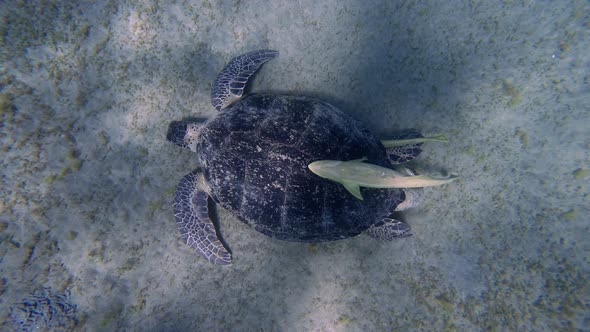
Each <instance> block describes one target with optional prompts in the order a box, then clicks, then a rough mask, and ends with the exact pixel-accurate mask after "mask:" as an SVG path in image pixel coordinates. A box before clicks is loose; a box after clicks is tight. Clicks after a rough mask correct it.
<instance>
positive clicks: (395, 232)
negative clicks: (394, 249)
mask: <svg viewBox="0 0 590 332" xmlns="http://www.w3.org/2000/svg"><path fill="white" fill-rule="evenodd" d="M363 234H365V235H368V236H370V237H372V238H374V239H377V240H382V241H391V240H393V239H399V238H404V237H409V236H412V233H410V226H408V225H407V224H406V223H404V222H401V221H399V220H396V219H393V218H383V220H382V221H381V222H380V223H378V224H375V225H372V226H371V227H369V228H368V229H367V230H366V231H365V232H364V233H363Z"/></svg>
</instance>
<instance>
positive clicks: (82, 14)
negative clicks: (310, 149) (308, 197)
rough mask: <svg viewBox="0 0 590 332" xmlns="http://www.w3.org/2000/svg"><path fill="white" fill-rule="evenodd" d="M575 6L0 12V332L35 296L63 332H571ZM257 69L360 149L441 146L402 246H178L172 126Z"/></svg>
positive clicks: (582, 103)
mask: <svg viewBox="0 0 590 332" xmlns="http://www.w3.org/2000/svg"><path fill="white" fill-rule="evenodd" d="M588 13H590V5H589V3H588V2H587V1H563V0H560V1H503V2H501V1H448V2H444V3H443V1H426V2H416V1H376V0H375V1H351V0H345V1H336V0H330V1H325V2H317V1H308V0H300V1H274V2H268V1H260V0H254V1H240V0H236V1H208V0H204V1H181V2H176V3H172V2H163V1H126V2H119V1H98V2H96V1H78V2H74V1H3V2H2V3H1V4H0V16H1V17H2V22H1V23H0V119H1V124H0V149H1V156H2V157H1V174H2V177H1V183H0V185H1V193H2V197H1V200H0V213H1V215H0V240H1V242H0V303H1V304H2V305H0V321H4V322H5V323H4V325H3V326H2V329H8V328H10V327H11V326H12V325H11V319H10V318H9V312H10V306H11V305H13V304H14V303H17V302H19V301H21V300H22V299H23V298H24V297H26V296H28V295H30V294H33V293H34V292H35V291H36V290H39V289H42V288H44V287H45V288H50V289H52V290H53V291H54V292H56V293H59V292H64V291H67V290H69V291H71V296H70V300H71V302H72V303H73V304H75V305H77V312H76V317H75V320H74V321H73V322H72V325H71V326H70V327H73V328H74V329H76V330H81V331H114V330H128V331H183V330H184V331H189V330H191V331H194V330H203V331H228V330H240V331H245V330H248V331H255V330H256V331H361V330H362V331H371V330H373V331H385V330H396V331H397V330H399V331H409V330H423V331H426V330H436V331H441V330H448V331H453V330H460V331H468V330H470V331H473V330H519V331H527V330H529V331H532V330H534V331H541V330H585V329H586V330H587V329H588V326H590V317H589V314H588V313H589V312H590V308H589V307H590V295H589V294H590V289H589V283H588V275H590V265H589V261H588V257H590V255H589V252H590V244H589V243H590V242H589V241H588V234H589V229H588V228H589V218H588V215H589V206H590V204H589V203H590V202H589V201H590V199H589V197H590V196H589V188H588V184H589V179H590V156H589V151H590V87H589V75H590V74H589V73H590V71H589V68H590V53H589V52H588V50H589V49H590V33H589V31H590V16H589V14H588ZM261 48H270V49H276V50H279V51H280V52H281V56H280V57H279V58H277V59H275V60H273V61H272V62H271V63H269V64H268V65H266V66H265V67H263V69H262V71H261V72H260V73H259V74H258V75H257V77H256V79H255V80H254V82H253V84H252V90H253V91H267V92H268V91H270V92H289V93H292V94H307V95H312V96H316V97H320V98H323V99H325V100H327V101H329V102H331V103H333V104H334V105H336V106H338V107H339V108H341V109H342V110H343V111H344V112H346V113H347V114H349V115H351V116H353V117H354V118H356V119H358V120H361V121H363V122H364V123H366V124H367V126H368V127H369V128H371V129H372V130H373V131H374V132H375V133H378V134H379V135H384V136H385V135H387V134H388V133H392V132H394V131H397V130H399V129H403V128H417V129H419V130H421V131H422V132H423V133H424V134H437V133H444V134H446V135H447V136H448V137H449V138H450V142H449V143H446V144H428V145H427V146H425V151H424V152H423V154H422V155H421V156H420V157H419V158H418V159H417V160H416V161H414V162H413V164H412V165H413V166H414V167H415V168H417V169H420V170H425V171H428V172H438V173H443V174H446V173H454V174H459V175H460V176H461V179H460V180H459V181H455V182H453V183H452V184H450V185H446V186H442V187H437V188H432V189H427V190H426V194H425V201H424V203H423V204H422V205H421V206H420V207H418V208H416V209H413V210H410V211H408V212H406V213H404V215H403V218H404V220H406V221H407V222H408V224H410V225H411V227H412V229H413V233H414V236H413V237H410V238H407V239H402V240H398V241H394V242H377V241H375V240H373V239H371V238H369V237H366V236H359V237H357V238H352V239H347V240H343V241H338V242H332V243H323V244H317V245H310V244H301V243H288V242H282V241H278V240H273V239H271V238H268V237H265V236H264V235H262V234H260V233H257V232H256V231H254V230H253V229H251V228H249V227H248V226H246V225H244V224H242V223H240V222H239V221H237V220H236V219H235V218H234V217H232V216H231V215H229V214H228V213H227V212H225V211H224V210H223V209H221V208H219V209H217V218H218V219H219V222H220V227H221V230H222V233H223V235H224V237H225V239H226V241H227V242H228V243H229V245H230V247H231V249H232V251H233V258H234V260H233V264H232V265H231V266H229V267H218V266H212V265H210V264H208V263H206V262H205V261H204V260H203V259H202V258H201V257H199V256H198V255H196V254H195V253H193V252H191V250H190V249H189V248H188V247H187V246H185V245H184V244H183V243H182V242H181V241H180V239H179V234H178V231H177V228H176V225H175V223H174V217H173V214H172V206H171V201H172V194H173V192H174V190H175V187H176V184H177V183H178V181H179V180H180V178H181V177H182V176H183V175H184V174H186V173H188V172H190V171H191V170H192V169H194V168H195V158H194V155H193V154H191V153H190V152H189V151H186V150H181V149H180V148H177V147H175V146H173V145H172V144H171V143H169V142H167V141H166V139H165V136H166V130H167V126H168V123H169V122H170V121H172V120H177V119H180V118H183V117H187V116H201V117H209V116H213V115H214V114H215V111H214V109H213V108H212V106H211V104H210V100H209V91H210V86H211V83H212V82H213V80H214V79H215V76H216V73H217V72H218V71H219V70H220V69H221V68H222V67H223V65H224V64H225V63H226V62H227V61H228V60H229V59H230V58H232V57H234V56H236V55H239V54H242V53H245V52H247V51H251V50H255V49H261Z"/></svg>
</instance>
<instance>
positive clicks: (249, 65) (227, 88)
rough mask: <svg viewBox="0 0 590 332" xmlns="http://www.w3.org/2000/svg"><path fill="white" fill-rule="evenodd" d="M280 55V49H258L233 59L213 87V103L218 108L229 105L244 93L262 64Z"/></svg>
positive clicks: (219, 109)
mask: <svg viewBox="0 0 590 332" xmlns="http://www.w3.org/2000/svg"><path fill="white" fill-rule="evenodd" d="M278 55H279V52H278V51H273V50H258V51H253V52H249V53H246V54H242V55H240V56H237V57H235V58H233V59H231V60H230V61H229V62H228V64H227V65H226V66H225V68H223V70H222V71H221V72H220V73H219V75H217V79H216V80H215V83H213V89H211V104H213V107H215V109H216V110H218V111H221V110H222V109H224V108H226V107H227V106H229V105H230V104H231V103H233V102H234V101H236V100H237V99H239V98H240V97H241V96H242V94H243V93H244V88H245V87H246V83H247V82H248V79H249V78H250V76H252V74H254V73H255V72H256V71H257V70H258V68H260V66H262V64H264V63H265V62H267V61H268V60H271V59H273V58H275V57H277V56H278Z"/></svg>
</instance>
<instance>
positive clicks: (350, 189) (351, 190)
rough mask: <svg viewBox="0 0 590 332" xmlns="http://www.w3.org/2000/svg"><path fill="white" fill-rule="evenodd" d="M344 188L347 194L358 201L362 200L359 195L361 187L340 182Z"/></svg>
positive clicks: (347, 182)
mask: <svg viewBox="0 0 590 332" xmlns="http://www.w3.org/2000/svg"><path fill="white" fill-rule="evenodd" d="M340 183H341V184H342V185H343V186H344V188H346V190H348V192H349V193H351V194H352V196H354V197H356V198H358V199H360V200H361V201H362V200H363V196H362V195H361V187H360V186H359V185H358V184H357V183H354V182H350V181H342V182H340Z"/></svg>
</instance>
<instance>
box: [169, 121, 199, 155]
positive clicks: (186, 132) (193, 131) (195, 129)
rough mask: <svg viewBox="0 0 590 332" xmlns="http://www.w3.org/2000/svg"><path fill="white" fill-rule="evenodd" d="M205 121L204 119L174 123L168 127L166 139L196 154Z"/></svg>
mask: <svg viewBox="0 0 590 332" xmlns="http://www.w3.org/2000/svg"><path fill="white" fill-rule="evenodd" d="M203 121H204V120H203V119H189V120H182V121H172V123H170V126H168V134H167V135H166V139H168V140H169V141H170V142H172V143H174V144H176V145H178V146H180V147H183V148H186V149H189V150H191V151H193V152H196V151H197V140H198V138H199V132H200V128H201V125H202V124H203Z"/></svg>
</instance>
